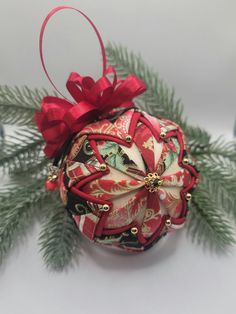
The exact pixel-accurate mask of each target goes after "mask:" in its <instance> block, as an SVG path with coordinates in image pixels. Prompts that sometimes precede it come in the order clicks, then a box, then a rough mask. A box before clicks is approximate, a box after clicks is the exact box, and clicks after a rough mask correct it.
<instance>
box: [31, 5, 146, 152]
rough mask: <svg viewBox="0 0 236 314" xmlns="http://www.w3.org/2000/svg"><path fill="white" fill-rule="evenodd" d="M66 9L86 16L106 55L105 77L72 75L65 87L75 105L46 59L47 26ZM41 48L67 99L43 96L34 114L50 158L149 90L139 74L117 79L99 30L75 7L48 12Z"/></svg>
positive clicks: (43, 25) (42, 30)
mask: <svg viewBox="0 0 236 314" xmlns="http://www.w3.org/2000/svg"><path fill="white" fill-rule="evenodd" d="M63 9H72V10H75V11H77V12H79V13H80V14H82V15H83V16H84V17H85V18H86V19H87V21H88V22H89V23H90V25H91V26H92V28H93V29H94V31H95V33H96V35H97V37H98V40H99V43H100V47H101V51H102V58H103V76H102V77H101V78H100V79H98V80H97V81H96V82H95V81H94V79H93V78H91V77H89V76H85V77H83V76H81V75H79V74H78V73H76V72H72V73H71V74H70V76H69V78H68V80H67V83H66V87H67V89H68V91H69V92H70V94H71V96H72V97H73V98H74V100H75V104H72V103H71V102H70V101H68V100H67V99H66V98H65V97H64V96H63V95H62V94H61V93H60V91H59V90H58V89H57V87H56V86H55V84H54V83H53V81H52V79H51V78H50V76H49V74H48V71H47V69H46V66H45V62H44V59H43V49H42V47H43V35H44V31H45V28H46V25H47V23H48V21H49V19H50V18H51V17H52V16H53V15H54V14H55V13H56V12H58V11H60V10H63ZM39 50H40V58H41V62H42V66H43V69H44V71H45V73H46V76H47V78H48V79H49V81H50V82H51V84H52V85H53V87H54V88H55V89H56V90H57V91H58V93H59V94H60V95H61V96H62V97H64V99H62V98H58V97H50V96H48V97H44V98H43V100H42V103H41V111H40V112H36V113H35V121H36V124H37V126H38V129H39V131H40V132H41V133H42V135H43V138H44V140H45V142H46V146H45V148H44V153H45V155H46V156H47V157H48V158H54V157H55V156H56V155H57V153H58V152H59V150H60V149H61V148H62V146H63V144H64V143H65V141H66V140H67V139H68V138H69V136H71V135H72V134H74V133H77V132H79V131H81V130H82V129H83V128H84V126H85V125H87V124H89V123H91V122H93V121H94V120H95V119H97V118H98V117H101V116H104V115H106V114H107V113H108V112H110V111H111V110H113V109H114V108H117V107H122V108H130V107H132V106H133V102H132V100H133V98H134V97H136V96H138V95H140V94H142V93H143V92H145V91H146V86H145V84H144V82H143V81H142V80H140V79H139V78H138V77H137V76H135V75H130V76H128V77H127V78H126V79H125V80H117V75H116V71H115V69H114V68H113V67H108V68H106V54H105V48H104V45H103V42H102V39H101V36H100V33H99V32H98V30H97V28H96V27H95V25H94V24H93V22H92V21H91V20H90V19H89V18H88V17H87V16H86V15H85V14H84V13H83V12H81V11H80V10H78V9H75V8H73V7H67V6H61V7H57V8H55V9H53V10H52V11H51V12H50V13H49V14H48V15H47V17H46V18H45V20H44V22H43V24H42V28H41V32H40V38H39ZM108 74H112V75H113V80H112V81H111V80H110V79H109V78H108V77H107V75H108Z"/></svg>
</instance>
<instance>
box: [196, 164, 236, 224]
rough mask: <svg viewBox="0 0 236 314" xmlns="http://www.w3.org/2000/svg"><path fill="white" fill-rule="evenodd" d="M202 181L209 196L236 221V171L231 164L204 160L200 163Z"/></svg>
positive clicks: (222, 210)
mask: <svg viewBox="0 0 236 314" xmlns="http://www.w3.org/2000/svg"><path fill="white" fill-rule="evenodd" d="M198 167H199V168H200V172H201V181H202V182H203V184H204V185H205V186H206V190H207V191H208V194H209V197H210V198H211V199H214V200H215V202H216V203H217V204H218V207H219V208H220V209H221V212H225V213H226V214H227V215H229V218H230V219H232V220H234V221H235V222H236V174H235V173H236V172H235V168H232V166H231V164H228V163H227V164H225V165H224V164H222V163H221V162H220V163H215V162H210V163H209V162H206V161H202V162H201V163H199V166H198Z"/></svg>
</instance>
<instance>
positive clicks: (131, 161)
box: [60, 109, 198, 251]
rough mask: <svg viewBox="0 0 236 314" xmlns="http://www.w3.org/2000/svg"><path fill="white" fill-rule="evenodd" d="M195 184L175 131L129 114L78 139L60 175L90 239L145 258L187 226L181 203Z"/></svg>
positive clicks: (168, 125)
mask: <svg viewBox="0 0 236 314" xmlns="http://www.w3.org/2000/svg"><path fill="white" fill-rule="evenodd" d="M163 133H164V136H163ZM160 134H162V136H160ZM184 158H185V159H186V158H188V163H187V164H186V163H183V159H184ZM153 175H154V176H156V177H155V178H156V179H153V177H152V176H153ZM147 178H149V179H147ZM150 178H151V179H150ZM197 179H198V172H197V170H196V168H195V166H194V161H193V160H192V159H191V157H190V156H189V152H188V149H187V146H186V142H185V138H184V135H183V132H182V130H181V129H180V127H179V126H178V125H176V124H175V123H173V122H171V121H169V120H165V119H160V118H155V117H152V116H150V115H148V114H147V113H144V112H140V111H138V110H135V109H130V110H127V111H126V112H124V113H123V114H121V115H119V116H118V117H117V118H115V117H110V119H104V120H102V121H98V122H94V123H92V124H89V125H87V126H86V127H85V128H84V129H83V130H82V131H81V132H79V133H78V134H77V135H76V136H75V138H74V139H73V142H72V145H71V149H70V151H69V153H68V154H67V156H66V157H65V158H64V161H63V165H62V168H61V174H60V193H61V198H62V200H63V203H64V204H65V205H66V208H67V210H68V211H69V212H70V213H71V215H72V216H73V218H74V220H75V222H76V224H77V226H78V228H79V229H80V231H81V232H82V233H83V234H84V235H85V236H86V237H87V238H89V239H90V240H93V241H95V242H98V243H101V244H107V245H112V246H115V247H119V248H123V249H126V250H129V251H143V250H145V249H148V248H149V247H151V246H152V245H153V244H154V243H155V242H157V241H158V240H159V239H160V238H161V237H162V236H164V235H165V234H167V233H168V232H170V231H173V230H174V229H179V228H181V227H182V226H183V225H184V222H185V218H186V215H187V208H188V201H187V200H186V195H187V194H188V193H190V192H191V191H192V189H193V188H194V187H195V186H196V183H197ZM147 180H149V181H148V183H149V184H151V187H153V189H154V190H155V191H154V192H153V191H151V190H150V186H149V185H148V183H147ZM150 180H151V181H150Z"/></svg>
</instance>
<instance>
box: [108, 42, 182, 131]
mask: <svg viewBox="0 0 236 314" xmlns="http://www.w3.org/2000/svg"><path fill="white" fill-rule="evenodd" d="M106 53H107V59H108V62H109V63H110V64H111V65H112V66H114V67H115V68H116V70H117V73H118V75H119V76H120V77H125V76H128V75H130V74H136V75H137V76H138V77H139V78H141V79H142V80H143V81H144V82H145V83H146V86H147V91H146V93H145V94H143V95H142V96H141V97H139V100H138V104H139V106H140V107H141V108H142V109H144V110H146V111H148V112H150V113H151V114H153V115H156V116H161V117H163V118H167V119H172V120H174V121H175V122H176V123H179V124H180V125H182V126H183V125H184V124H185V119H184V118H183V105H182V103H181V101H180V100H179V99H177V100H175V92H174V89H169V88H168V87H167V85H166V84H165V83H164V82H163V81H162V80H161V79H159V76H158V74H157V73H156V72H154V71H153V70H152V69H151V68H150V67H148V66H147V65H146V64H145V63H144V62H143V60H142V58H141V56H140V55H136V54H134V53H133V52H131V53H129V52H128V50H127V48H124V47H122V46H117V45H115V44H111V43H109V44H108V45H107V47H106ZM140 100H142V101H140Z"/></svg>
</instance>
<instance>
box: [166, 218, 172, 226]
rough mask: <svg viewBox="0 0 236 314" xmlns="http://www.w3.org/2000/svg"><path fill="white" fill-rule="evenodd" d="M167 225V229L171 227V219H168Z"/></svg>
mask: <svg viewBox="0 0 236 314" xmlns="http://www.w3.org/2000/svg"><path fill="white" fill-rule="evenodd" d="M165 225H166V227H170V226H171V220H170V218H168V219H166V222H165Z"/></svg>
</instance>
